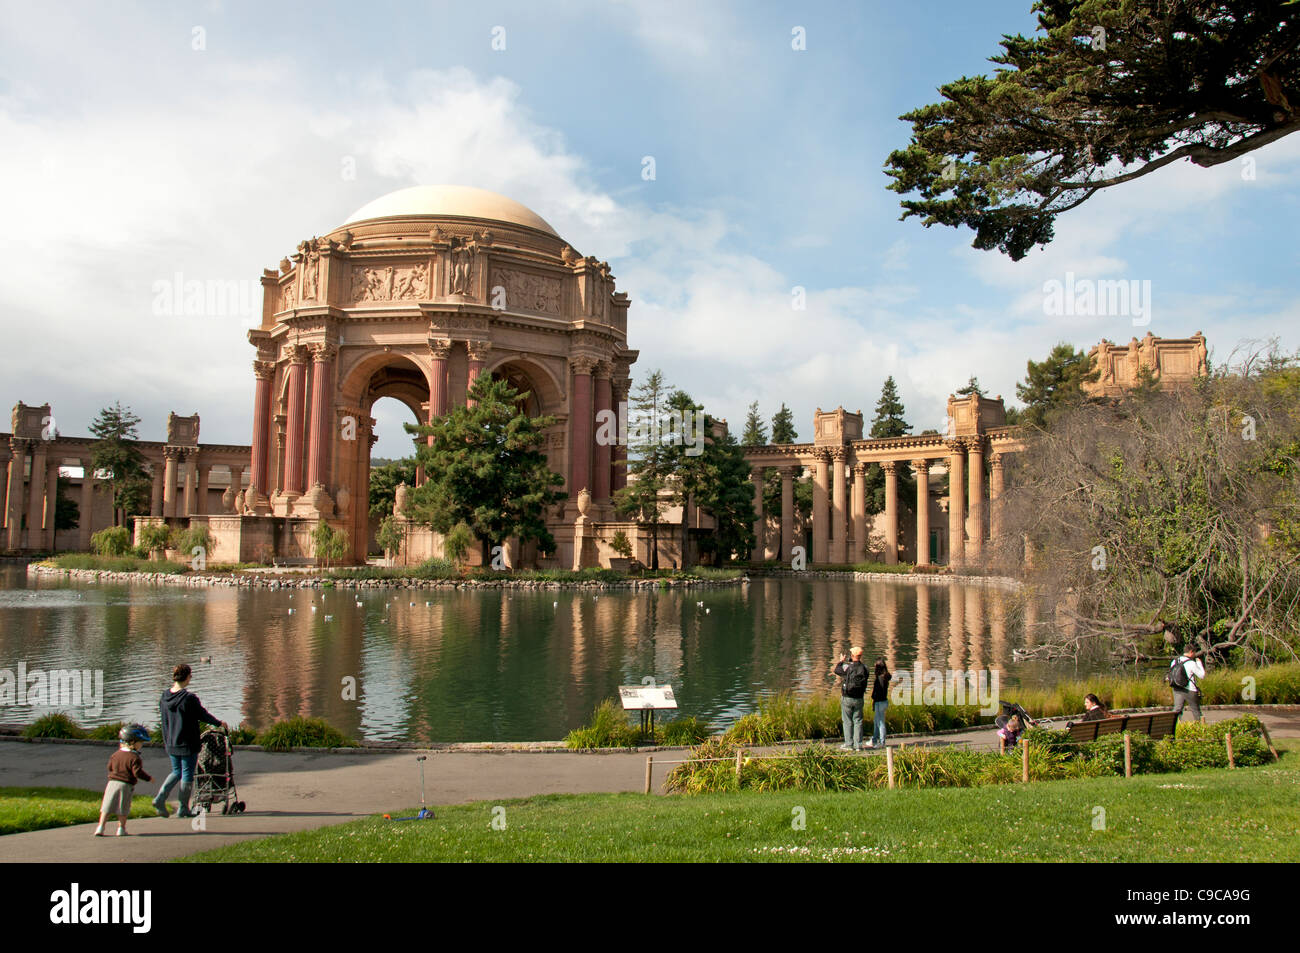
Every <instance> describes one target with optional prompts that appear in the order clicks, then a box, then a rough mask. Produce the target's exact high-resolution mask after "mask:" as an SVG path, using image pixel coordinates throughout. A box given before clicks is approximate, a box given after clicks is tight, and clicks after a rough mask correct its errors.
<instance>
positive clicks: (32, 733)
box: [23, 711, 86, 738]
mask: <svg viewBox="0 0 1300 953" xmlns="http://www.w3.org/2000/svg"><path fill="white" fill-rule="evenodd" d="M23 737H24V738H84V737H86V732H85V731H83V730H82V729H81V728H80V726H78V725H77V723H76V722H75V721H73V720H72V719H71V718H69V717H68V716H67V715H65V714H64V713H63V712H61V711H56V712H54V713H53V714H49V715H42V716H41V717H40V718H37V719H36V720H35V721H34V722H32V723H31V724H30V725H28V726H27V727H25V728H24V729H23Z"/></svg>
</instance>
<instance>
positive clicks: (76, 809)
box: [0, 788, 154, 835]
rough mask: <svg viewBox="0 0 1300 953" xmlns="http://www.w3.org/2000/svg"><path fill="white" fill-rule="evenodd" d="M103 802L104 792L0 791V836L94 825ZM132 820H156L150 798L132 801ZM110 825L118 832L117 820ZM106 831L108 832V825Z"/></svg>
mask: <svg viewBox="0 0 1300 953" xmlns="http://www.w3.org/2000/svg"><path fill="white" fill-rule="evenodd" d="M103 798H104V792H103V791H83V790H80V789H79V788H0V835H3V834H18V833H21V832H22V831H41V830H45V829H46V828H49V827H67V826H68V825H69V824H93V823H94V822H95V821H97V820H99V805H100V803H101V802H102V801H103ZM131 816H132V817H153V816H154V809H153V807H151V806H150V804H149V796H148V795H144V794H138V795H136V796H135V797H134V798H133V799H132V801H131ZM109 821H110V823H111V824H112V830H116V829H117V819H116V817H113V818H110V819H109ZM105 829H106V830H108V829H109V828H108V826H107V825H105Z"/></svg>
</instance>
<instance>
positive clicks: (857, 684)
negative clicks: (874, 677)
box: [844, 662, 867, 697]
mask: <svg viewBox="0 0 1300 953" xmlns="http://www.w3.org/2000/svg"><path fill="white" fill-rule="evenodd" d="M866 690H867V667H866V666H865V665H863V664H862V663H861V662H850V663H849V668H848V671H846V672H845V673H844V694H846V695H853V696H855V697H856V696H858V695H861V694H862V693H863V692H865V691H866Z"/></svg>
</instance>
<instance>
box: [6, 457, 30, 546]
mask: <svg viewBox="0 0 1300 953" xmlns="http://www.w3.org/2000/svg"><path fill="white" fill-rule="evenodd" d="M9 446H10V449H11V450H12V451H13V459H12V460H10V461H9V488H8V491H7V492H6V494H5V497H6V502H7V506H8V508H9V509H8V515H7V516H6V517H5V525H6V527H7V529H8V532H7V533H6V537H5V545H6V548H8V549H12V550H18V549H21V548H22V545H23V471H24V470H25V469H26V463H27V449H28V441H26V440H22V439H19V438H16V437H15V438H11V439H10V441H9Z"/></svg>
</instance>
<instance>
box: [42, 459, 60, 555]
mask: <svg viewBox="0 0 1300 953" xmlns="http://www.w3.org/2000/svg"><path fill="white" fill-rule="evenodd" d="M58 506H59V463H58V460H57V459H56V460H53V461H51V462H50V463H48V464H46V469H45V528H44V529H43V530H42V531H41V545H42V546H43V547H44V548H45V549H49V550H55V549H58V548H59V547H58V539H57V537H56V533H55V529H54V527H55V513H56V511H57V510H58Z"/></svg>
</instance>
